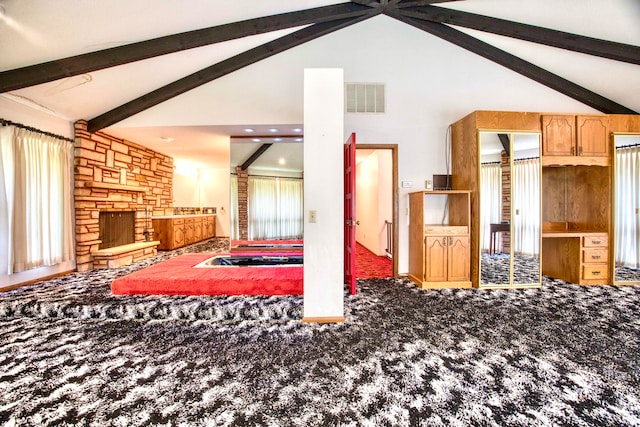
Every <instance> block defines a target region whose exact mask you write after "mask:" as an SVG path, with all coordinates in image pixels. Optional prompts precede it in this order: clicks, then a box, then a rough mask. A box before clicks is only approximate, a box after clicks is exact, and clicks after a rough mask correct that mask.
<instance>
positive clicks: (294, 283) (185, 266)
mask: <svg viewBox="0 0 640 427" xmlns="http://www.w3.org/2000/svg"><path fill="white" fill-rule="evenodd" d="M215 255H216V254H211V253H194V254H184V255H180V256H177V257H175V258H172V259H169V260H167V261H164V262H161V263H159V264H156V265H153V266H151V267H147V268H145V269H143V270H140V271H136V272H135V273H132V274H129V275H127V276H124V277H121V278H119V279H116V280H114V281H113V282H112V283H111V292H112V293H113V294H114V295H134V294H144V295H302V293H303V287H302V280H303V270H302V266H295V267H216V268H193V266H194V265H196V264H198V263H200V262H202V261H204V260H206V259H208V258H211V257H213V256H215ZM218 255H220V254H218ZM271 255H273V254H271ZM282 255H286V254H282Z"/></svg>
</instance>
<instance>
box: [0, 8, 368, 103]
mask: <svg viewBox="0 0 640 427" xmlns="http://www.w3.org/2000/svg"><path fill="white" fill-rule="evenodd" d="M370 12H371V8H368V7H366V6H361V5H358V4H355V3H342V4H336V5H330V6H324V7H318V8H313V9H307V10H300V11H295V12H289V13H281V14H278V15H271V16H265V17H261V18H255V19H249V20H245V21H238V22H234V23H231V24H224V25H218V26H215V27H209V28H204V29H200V30H194V31H188V32H184V33H179V34H174V35H170V36H165V37H159V38H156V39H152V40H146V41H142V42H138V43H131V44H127V45H124V46H118V47H114V48H110V49H104V50H99V51H96V52H91V53H86V54H82V55H76V56H71V57H68V58H62V59H57V60H54V61H49V62H44V63H42V64H36V65H31V66H27V67H22V68H16V69H13V70H8V71H3V72H0V93H2V92H8V91H12V90H17V89H22V88H25V87H29V86H34V85H37V84H41V83H46V82H50V81H54V80H58V79H62V78H65V77H71V76H75V75H79V74H84V73H90V72H92V71H97V70H102V69H105V68H109V67H115V66H117V65H123V64H128V63H130V62H134V61H140V60H143V59H148V58H154V57H156V56H161V55H166V54H170V53H174V52H179V51H182V50H186V49H193V48H197V47H202V46H207V45H211V44H215V43H220V42H224V41H228V40H233V39H238V38H242V37H247V36H252V35H256V34H263V33H268V32H271V31H276V30H283V29H286V28H293V27H298V26H301V25H309V24H314V23H315V24H317V23H321V22H328V21H333V20H336V19H344V18H352V17H357V16H362V15H363V14H366V13H370Z"/></svg>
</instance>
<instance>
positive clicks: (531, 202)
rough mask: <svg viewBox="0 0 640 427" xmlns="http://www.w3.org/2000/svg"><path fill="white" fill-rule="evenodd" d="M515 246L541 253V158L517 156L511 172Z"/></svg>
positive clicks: (517, 250) (518, 250)
mask: <svg viewBox="0 0 640 427" xmlns="http://www.w3.org/2000/svg"><path fill="white" fill-rule="evenodd" d="M511 179H512V186H513V188H512V210H513V212H514V215H513V233H514V236H513V242H514V247H513V250H514V252H515V253H517V254H526V255H538V254H539V253H540V159H526V160H514V162H513V169H512V172H511Z"/></svg>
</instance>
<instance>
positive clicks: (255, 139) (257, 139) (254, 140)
mask: <svg viewBox="0 0 640 427" xmlns="http://www.w3.org/2000/svg"><path fill="white" fill-rule="evenodd" d="M251 140H252V141H253V142H260V141H262V140H261V139H260V138H253V139H251Z"/></svg>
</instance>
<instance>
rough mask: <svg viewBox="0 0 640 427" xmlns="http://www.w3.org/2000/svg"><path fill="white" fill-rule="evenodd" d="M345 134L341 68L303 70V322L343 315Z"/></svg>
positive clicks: (326, 320)
mask: <svg viewBox="0 0 640 427" xmlns="http://www.w3.org/2000/svg"><path fill="white" fill-rule="evenodd" d="M344 139H345V137H344V78H343V70H342V69H334V68H327V69H305V70H304V209H305V223H304V319H303V320H305V321H311V322H336V321H342V320H344V237H343V235H344V229H343V224H344V184H343V182H344V171H343V169H344V167H343V144H344ZM311 212H314V213H315V222H310V219H311V220H312V218H310V217H311V216H313V215H311V214H310V213H311Z"/></svg>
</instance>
